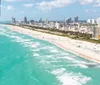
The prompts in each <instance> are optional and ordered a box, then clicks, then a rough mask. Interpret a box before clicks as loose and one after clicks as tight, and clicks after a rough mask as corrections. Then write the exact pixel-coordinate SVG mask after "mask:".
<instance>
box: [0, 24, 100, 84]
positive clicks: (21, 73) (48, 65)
mask: <svg viewBox="0 0 100 85" xmlns="http://www.w3.org/2000/svg"><path fill="white" fill-rule="evenodd" d="M0 85H100V65H99V64H96V63H94V62H90V61H88V60H84V59H82V58H80V57H78V56H77V55H74V54H72V53H69V52H66V51H64V50H62V49H60V48H58V47H56V46H54V45H52V44H50V43H49V42H47V41H42V40H38V39H35V38H32V37H30V36H27V35H23V34H20V33H17V32H12V31H11V30H9V29H8V28H7V27H4V26H0Z"/></svg>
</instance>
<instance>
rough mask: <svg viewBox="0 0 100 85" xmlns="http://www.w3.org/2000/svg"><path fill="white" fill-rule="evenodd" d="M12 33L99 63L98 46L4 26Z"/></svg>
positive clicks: (99, 53) (99, 49)
mask: <svg viewBox="0 0 100 85" xmlns="http://www.w3.org/2000/svg"><path fill="white" fill-rule="evenodd" d="M6 26H8V28H9V29H11V30H12V31H16V32H19V33H23V34H26V35H29V36H32V37H34V38H38V39H41V40H46V41H49V42H50V43H52V44H54V45H56V46H58V47H60V48H62V49H64V50H66V51H69V52H71V53H74V54H76V55H78V56H80V57H82V58H84V59H87V60H91V61H94V62H97V63H100V44H95V43H90V42H86V41H80V40H73V39H70V38H67V37H62V36H57V35H51V34H47V33H42V32H37V31H32V30H29V29H24V28H21V27H17V26H11V25H6Z"/></svg>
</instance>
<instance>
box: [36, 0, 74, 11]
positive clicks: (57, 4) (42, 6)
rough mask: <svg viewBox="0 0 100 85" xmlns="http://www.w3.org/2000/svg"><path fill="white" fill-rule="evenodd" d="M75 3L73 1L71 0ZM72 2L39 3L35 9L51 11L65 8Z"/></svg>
mask: <svg viewBox="0 0 100 85" xmlns="http://www.w3.org/2000/svg"><path fill="white" fill-rule="evenodd" d="M73 1H75V0H73ZM73 1H72V0H52V1H48V2H46V1H42V2H41V3H38V4H37V8H39V9H41V10H46V9H53V8H60V7H65V6H67V5H69V4H71V3H72V2H73Z"/></svg>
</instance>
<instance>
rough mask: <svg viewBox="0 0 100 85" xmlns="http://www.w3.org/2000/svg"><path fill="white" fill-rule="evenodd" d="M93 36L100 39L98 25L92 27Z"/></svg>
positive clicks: (99, 26)
mask: <svg viewBox="0 0 100 85" xmlns="http://www.w3.org/2000/svg"><path fill="white" fill-rule="evenodd" d="M92 37H93V38H95V39H100V25H98V26H96V27H93V36H92Z"/></svg>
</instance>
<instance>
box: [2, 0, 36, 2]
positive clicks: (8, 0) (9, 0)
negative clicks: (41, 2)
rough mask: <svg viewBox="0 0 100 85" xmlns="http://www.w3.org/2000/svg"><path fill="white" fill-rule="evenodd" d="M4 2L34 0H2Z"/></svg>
mask: <svg viewBox="0 0 100 85" xmlns="http://www.w3.org/2000/svg"><path fill="white" fill-rule="evenodd" d="M4 1H5V2H19V1H34V0H4Z"/></svg>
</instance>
